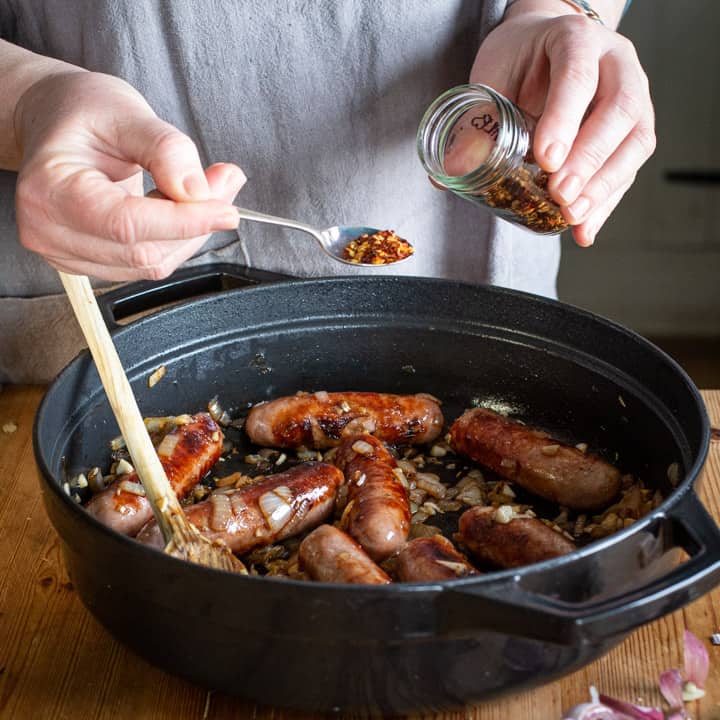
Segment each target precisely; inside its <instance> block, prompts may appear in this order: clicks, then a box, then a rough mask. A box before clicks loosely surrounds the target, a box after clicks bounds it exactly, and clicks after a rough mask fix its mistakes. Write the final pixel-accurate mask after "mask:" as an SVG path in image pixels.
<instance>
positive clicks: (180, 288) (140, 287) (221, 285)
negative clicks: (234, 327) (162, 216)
mask: <svg viewBox="0 0 720 720" xmlns="http://www.w3.org/2000/svg"><path fill="white" fill-rule="evenodd" d="M290 279H291V277H290V276H289V275H281V274H280V273H272V272H267V271H265V270H256V269H254V268H248V267H245V266H244V265H235V264H233V263H211V264H209V265H198V266H197V267H190V268H183V269H182V270H177V271H176V272H174V273H173V274H172V275H170V277H168V278H166V279H165V280H158V281H156V282H151V281H147V280H143V281H140V282H134V283H130V284H128V285H123V286H122V287H119V288H116V289H115V290H110V291H109V292H106V293H104V294H102V295H100V296H98V299H97V300H98V305H99V306H100V312H101V313H102V316H103V319H104V320H105V323H106V324H107V326H108V328H109V329H110V330H115V329H116V328H118V327H120V325H119V323H118V322H117V321H118V320H121V319H122V318H124V317H128V316H130V315H135V314H136V313H140V312H145V311H147V310H152V309H153V308H157V307H161V306H162V305H167V304H168V303H172V302H177V301H178V300H187V299H189V298H193V297H197V296H198V295H206V294H209V293H216V292H220V291H222V290H230V289H234V288H238V287H246V286H252V285H259V284H261V283H267V282H277V281H279V280H290Z"/></svg>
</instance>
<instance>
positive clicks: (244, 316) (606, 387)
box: [39, 278, 702, 490]
mask: <svg viewBox="0 0 720 720" xmlns="http://www.w3.org/2000/svg"><path fill="white" fill-rule="evenodd" d="M115 339H116V344H117V346H118V349H119V352H120V354H121V357H122V359H123V362H124V364H125V365H126V368H127V369H128V375H129V377H130V379H131V382H132V384H133V388H134V390H135V392H136V394H137V397H138V402H139V405H140V408H141V411H142V412H143V414H144V415H146V416H147V415H170V414H178V413H184V412H196V411H198V410H201V409H204V408H205V407H206V405H207V402H208V400H209V399H210V398H212V397H214V396H218V398H219V400H220V403H221V404H222V405H223V406H224V407H225V408H228V409H231V410H233V411H235V412H238V411H242V410H243V409H245V408H247V407H248V406H249V405H250V404H252V403H256V402H259V401H261V400H267V399H270V398H273V397H277V396H280V395H286V394H292V393H295V392H297V391H298V390H305V391H316V390H327V391H341V390H366V391H380V392H396V393H416V392H427V393H431V394H432V395H435V396H436V397H438V398H439V399H440V400H441V401H442V403H443V411H444V414H445V418H446V421H447V422H448V424H449V422H451V421H452V420H454V419H455V418H456V417H457V416H458V415H459V414H460V413H461V412H462V411H463V410H464V409H466V408H468V407H470V406H471V405H474V404H481V405H485V406H488V407H492V408H495V409H499V410H501V411H503V412H509V413H510V414H511V415H512V416H513V417H516V418H518V419H521V420H523V421H525V422H527V423H528V424H532V425H536V426H538V427H540V428H542V429H544V430H547V431H549V432H551V433H552V434H553V435H555V436H556V437H557V438H558V439H560V440H566V441H569V442H572V443H578V442H584V443H587V444H588V445H589V447H590V448H591V449H593V450H595V451H596V452H599V453H600V454H602V455H604V456H605V457H606V458H607V459H609V460H611V461H612V462H614V463H616V464H617V465H619V467H621V469H622V470H623V471H625V472H632V473H635V474H638V475H640V477H642V478H643V479H645V480H646V481H647V482H649V483H650V484H652V485H657V486H661V487H662V488H663V489H664V490H668V487H667V468H668V466H669V465H670V464H671V463H679V465H680V469H681V473H682V471H687V470H688V468H690V467H691V466H692V464H693V462H694V461H695V459H696V456H697V454H698V452H699V448H700V446H701V444H702V437H701V436H702V433H701V423H700V421H699V418H698V408H697V398H696V395H697V392H696V391H695V390H694V388H693V387H692V384H691V383H690V381H689V380H688V379H687V377H686V376H685V375H684V373H683V372H682V371H681V370H680V369H679V368H678V367H677V366H676V365H674V363H673V362H672V361H671V360H669V358H667V357H666V356H664V355H663V354H662V353H661V352H660V351H658V350H657V349H656V348H654V347H653V346H651V345H650V344H648V343H646V342H645V341H643V340H642V339H641V338H639V337H638V336H636V335H634V334H633V333H630V332H628V331H627V330H624V329H623V328H619V327H618V326H616V325H613V324H611V323H608V322H607V321H604V320H602V319H600V318H596V317H594V316H591V315H588V314H587V313H584V312H582V311H579V310H576V309H574V308H570V307H569V306H566V305H562V304H560V303H556V302H552V301H547V300H543V299H540V298H535V297H533V296H528V295H523V294H521V293H513V292H511V291H503V290H500V289H498V288H488V287H484V286H480V287H473V286H467V285H461V284H457V285H454V284H450V283H446V282H442V281H432V280H424V281H423V280H421V279H412V278H382V279H375V280H374V281H373V282H370V281H369V280H368V279H349V278H346V279H333V280H325V281H322V280H321V281H305V282H293V283H281V284H277V285H266V286H261V287H257V288H253V289H247V290H236V291H231V292H228V293H224V294H222V295H220V296H216V297H211V298H204V299H202V300H199V301H195V302H193V303H189V304H186V305H182V306H178V307H175V308H172V309H170V310H167V311H164V312H161V313H158V314H157V315H154V316H151V317H148V318H145V319H144V320H142V321H140V322H138V323H135V324H134V325H132V326H129V327H126V328H124V329H123V330H121V331H119V332H118V333H116V335H115ZM161 365H164V366H165V367H166V369H167V372H166V375H165V377H164V378H163V380H162V381H160V382H159V383H158V384H156V385H155V386H154V387H153V388H149V387H148V384H147V378H148V376H149V375H150V374H151V373H152V372H153V370H155V369H156V368H157V367H159V366H161ZM43 411H44V415H43V417H42V423H50V424H51V425H52V426H54V428H58V427H61V428H62V430H61V432H60V433H56V434H55V436H54V437H53V438H52V439H50V438H44V439H45V442H44V443H43V444H42V447H41V452H42V454H43V457H44V459H45V461H46V462H47V465H48V467H49V468H50V470H51V472H52V473H53V475H54V476H55V477H56V478H60V477H63V475H64V474H66V473H67V474H72V473H74V472H78V471H82V470H85V469H87V468H88V467H91V466H94V465H100V466H101V467H102V466H103V464H104V463H107V462H108V460H109V451H108V443H109V440H110V439H111V438H112V437H114V436H115V435H117V433H118V429H117V426H116V424H115V421H114V419H113V418H112V413H111V411H110V408H109V406H108V404H107V402H106V400H105V397H104V393H103V392H102V389H101V387H100V386H99V380H98V378H97V375H96V373H95V370H94V368H93V367H92V365H91V363H90V362H89V361H88V358H87V357H86V356H80V357H79V358H78V359H76V360H75V361H74V363H72V364H71V365H70V366H69V368H67V369H66V370H65V371H64V373H63V374H62V375H61V376H60V378H59V379H58V381H57V382H56V384H55V385H54V386H53V388H52V389H51V391H50V393H49V394H48V398H47V399H46V401H45V403H44V408H43ZM39 431H40V435H41V436H43V424H41V425H40V427H39ZM48 440H51V442H47V441H48Z"/></svg>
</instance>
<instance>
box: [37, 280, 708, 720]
mask: <svg viewBox="0 0 720 720" xmlns="http://www.w3.org/2000/svg"><path fill="white" fill-rule="evenodd" d="M268 280H271V281H272V280H277V278H276V277H273V276H271V275H269V274H267V273H259V272H254V271H247V270H243V269H241V268H237V267H234V266H222V267H214V268H204V269H201V270H192V271H183V272H181V273H179V274H178V275H177V276H175V277H174V278H172V279H171V280H169V281H167V282H165V283H161V284H160V285H155V286H153V285H150V284H140V285H139V286H135V287H134V288H132V289H131V290H130V291H127V290H126V291H125V293H126V296H125V297H124V298H122V297H119V296H118V295H117V294H112V295H109V296H106V297H105V298H104V303H105V313H106V318H107V319H108V321H109V322H110V324H111V325H113V327H114V328H115V332H114V338H115V342H116V345H117V347H118V350H119V353H120V356H121V358H122V359H123V362H124V365H125V367H126V368H127V372H128V375H129V377H130V380H131V382H132V385H133V388H134V390H135V392H136V394H137V397H138V401H139V405H140V407H141V409H142V411H143V413H144V414H146V415H163V414H175V413H182V412H193V411H197V410H200V409H203V408H204V407H205V406H206V404H207V401H208V400H209V399H210V398H211V397H213V396H214V395H219V397H220V400H221V402H222V403H224V404H225V405H235V406H237V405H241V404H243V403H246V402H257V401H260V400H263V399H267V398H271V397H275V396H278V395H283V394H290V393H294V392H296V391H297V390H301V389H303V390H319V389H323V390H329V391H333V390H349V389H353V390H375V391H391V392H398V393H405V392H408V393H414V392H429V393H432V394H433V395H436V396H437V397H439V398H441V399H442V400H443V408H444V412H445V416H446V418H447V419H449V420H452V419H454V418H455V417H456V416H458V415H459V414H460V412H461V411H462V410H463V409H465V408H466V407H468V406H469V404H470V402H471V400H472V399H473V398H475V399H480V400H482V401H488V400H490V401H493V402H500V401H501V402H502V403H503V404H505V405H507V406H509V407H510V408H512V410H513V413H514V415H515V416H517V417H520V418H524V419H526V420H528V421H530V422H532V423H534V424H536V425H539V426H541V427H543V428H545V429H547V430H550V431H552V432H554V433H556V434H558V435H560V436H561V438H567V439H568V440H573V441H574V442H578V441H584V442H587V443H589V444H590V446H591V448H593V449H596V450H598V451H600V452H604V453H606V454H608V455H609V456H610V457H611V458H612V457H613V453H617V462H618V463H619V465H620V466H621V467H622V469H623V470H624V471H626V472H633V473H637V474H638V475H639V476H640V477H642V478H643V479H644V480H645V481H646V482H647V483H648V484H650V485H651V486H654V487H659V488H661V489H662V490H663V492H665V493H667V495H668V498H667V500H666V501H665V502H664V503H663V504H662V505H661V506H660V507H659V508H657V510H656V511H654V512H652V513H651V514H650V515H649V516H646V517H644V518H643V519H642V520H641V521H639V522H636V523H635V524H634V525H632V526H630V527H629V528H626V529H625V530H623V531H622V532H618V533H617V534H615V535H612V536H610V537H608V538H605V539H603V540H600V541H596V542H594V543H592V544H590V545H588V546H586V547H584V548H582V549H579V550H577V551H576V552H573V553H572V554H570V555H568V556H565V557H563V558H559V559H557V560H553V561H549V562H544V563H540V564H537V565H534V566H529V567H525V568H522V569H520V570H513V571H505V572H497V573H490V574H486V575H483V576H481V577H477V578H470V579H465V580H458V581H453V582H448V583H445V584H412V585H401V584H397V585H391V586H381V587H360V586H338V585H328V584H320V583H302V582H295V581H289V580H277V579H269V578H257V577H243V576H235V575H230V574H224V573H221V572H217V571H212V570H209V569H206V568H203V567H199V566H194V565H190V564H186V563H183V562H181V561H178V560H175V559H173V558H170V557H167V556H165V555H163V554H161V553H159V552H156V551H155V550H151V549H149V548H146V547H143V546H141V545H139V544H137V543H136V542H135V541H133V540H130V539H128V538H125V537H121V536H120V535H117V534H115V533H114V532H112V531H110V530H108V529H107V528H105V527H104V526H103V525H101V524H99V523H98V522H96V521H95V520H94V519H93V518H91V517H90V516H88V515H87V514H86V513H85V512H84V510H83V509H82V508H81V507H79V506H77V505H76V504H75V503H74V502H73V501H72V500H71V499H70V498H69V497H68V496H67V495H66V494H65V493H64V492H63V490H62V481H63V479H64V477H65V473H73V472H76V471H79V470H83V469H86V468H88V467H91V466H93V465H101V466H102V464H103V463H104V462H107V461H108V442H109V440H110V439H111V438H112V437H113V436H115V435H116V434H117V432H118V430H117V427H116V425H115V422H114V420H113V418H112V414H111V411H110V408H109V405H108V403H107V401H106V399H105V395H104V392H103V390H102V387H101V385H100V381H99V378H98V376H97V373H96V372H95V369H94V367H93V364H92V361H91V359H90V358H89V356H88V354H87V353H83V354H81V355H80V356H79V357H77V358H76V359H75V360H74V361H73V362H72V363H70V365H69V366H68V367H67V368H66V369H65V370H64V371H63V372H62V373H61V375H60V376H59V377H58V378H57V380H56V381H55V382H54V383H53V385H52V386H51V387H50V389H49V391H48V393H47V395H46V397H45V399H44V401H43V403H42V405H41V407H40V409H39V411H38V415H37V419H36V424H35V434H34V442H35V453H36V458H37V462H38V465H39V468H40V470H41V477H42V480H41V482H42V488H43V494H44V498H45V504H46V507H47V511H48V514H49V516H50V519H51V520H52V522H53V524H54V526H55V528H56V529H57V531H58V533H59V535H60V537H61V538H62V541H63V549H64V554H65V560H66V563H67V567H68V570H69V572H70V575H71V577H72V580H73V583H74V584H75V586H76V588H77V590H78V592H79V594H80V597H81V598H82V600H83V602H84V603H85V605H86V606H87V607H88V609H89V610H90V611H91V612H92V613H93V614H94V615H95V616H96V617H97V618H98V619H99V620H100V622H101V623H103V625H105V627H106V628H107V629H108V630H109V631H110V632H111V633H112V634H113V635H115V636H116V637H117V638H119V639H120V640H122V642H124V643H125V644H127V645H128V646H130V647H131V648H133V649H134V650H135V651H136V652H137V653H138V654H140V655H142V656H143V657H145V658H147V659H149V660H150V661H151V662H153V663H155V664H157V665H158V666H160V667H162V668H164V669H165V670H167V671H169V672H171V673H174V674H177V675H180V676H182V677H184V678H187V679H189V680H191V681H193V682H195V683H197V684H199V685H202V686H205V687H208V688H214V689H218V690H222V691H225V692H229V693H234V694H236V695H239V696H242V697H243V698H245V699H247V700H250V701H256V702H261V703H268V704H272V705H277V706H288V707H294V708H304V709H309V710H323V711H328V710H329V711H332V710H338V709H342V710H350V709H362V710H363V711H365V712H383V713H391V712H392V713H399V712H404V711H411V710H416V711H417V710H432V709H439V708H448V707H453V706H460V705H463V704H466V703H474V702H477V701H481V700H484V699H488V698H490V697H493V696H496V695H498V694H500V693H504V692H508V691H509V690H517V689H518V688H521V687H528V686H532V685H538V684H541V683H545V682H548V681H549V680H552V679H553V678H557V677H559V676H560V675H563V674H565V673H568V672H570V671H572V670H575V669H577V668H579V667H580V666H582V665H584V664H586V663H588V662H590V661H592V660H593V659H595V658H597V657H598V656H600V655H602V654H603V653H605V652H607V651H608V650H609V649H610V648H612V647H613V646H614V645H616V644H617V643H619V642H620V641H621V640H622V639H623V637H624V636H625V635H626V634H627V633H628V632H630V631H631V630H633V629H634V628H636V627H638V626H640V625H642V624H643V623H646V622H648V621H651V620H653V619H655V618H658V617H660V616H661V615H663V614H665V613H668V612H670V611H672V610H675V609H676V608H679V607H681V606H682V605H684V604H686V603H688V602H690V601H692V600H694V599H695V598H697V597H699V596H700V595H701V594H703V593H704V592H706V591H708V590H709V589H710V588H712V587H713V586H714V585H715V584H716V583H717V581H718V578H720V532H719V531H718V528H717V526H716V525H715V523H714V522H713V520H712V519H711V518H710V517H709V515H708V513H707V512H706V511H705V509H704V508H703V506H702V505H701V503H700V502H699V500H698V497H697V495H696V490H695V485H696V482H697V480H698V477H699V473H700V470H701V468H702V465H703V462H704V459H705V456H706V453H707V448H708V442H709V424H708V420H707V416H706V413H705V410H704V406H703V403H702V401H701V398H700V396H699V394H698V392H697V390H696V389H695V387H694V386H693V385H692V383H691V382H690V380H689V379H688V377H687V376H686V375H685V373H684V372H683V371H682V370H681V369H680V368H679V367H678V366H677V365H676V364H675V363H674V362H673V361H672V360H671V359H669V358H668V357H667V356H666V355H664V354H663V353H662V352H660V351H659V350H658V349H657V348H655V347H654V346H652V345H651V344H649V343H648V342H646V341H645V340H643V339H642V338H641V337H639V336H638V335H636V334H634V333H632V332H629V331H628V330H625V329H623V328H622V327H619V326H618V325H615V324H613V323H611V322H609V321H607V320H604V319H602V318H599V317H596V316H593V315H590V314H588V313H586V312H584V311H581V310H578V309H575V308H572V307H570V306H567V305H563V304H561V303H558V302H553V301H548V300H545V299H542V298H538V297H534V296H531V295H526V294H522V293H519V292H513V291H508V290H503V289H498V288H492V287H484V286H480V287H478V286H471V285H464V284H459V283H453V282H447V281H441V280H431V279H418V278H391V277H362V278H334V279H321V280H307V281H280V282H270V283H269V284H268V283H267V282H266V281H268ZM232 282H235V283H236V284H238V283H239V284H241V285H250V286H251V287H246V288H244V289H243V288H240V289H234V290H233V289H230V290H226V291H223V292H220V293H219V294H214V295H209V296H205V297H201V298H200V299H195V300H194V301H192V302H190V303H185V304H181V305H177V306H175V307H172V308H170V309H167V310H163V311H161V312H159V313H157V314H155V315H151V316H148V317H145V318H143V319H142V320H139V321H137V322H135V323H133V324H131V325H129V326H126V327H122V328H120V326H118V325H116V324H115V322H114V320H113V319H112V316H113V312H117V311H118V310H120V311H121V312H122V313H124V314H129V313H134V312H136V311H138V310H141V309H143V308H144V307H146V306H148V305H155V304H157V303H160V302H162V303H165V302H168V301H169V300H173V299H177V298H179V297H182V296H183V295H185V294H187V293H188V292H190V293H198V292H206V291H207V290H209V289H217V288H218V287H219V286H220V285H222V284H223V283H224V284H225V285H226V286H227V285H228V284H232ZM128 292H129V295H128V294H127V293H128ZM160 365H165V366H166V368H167V375H166V376H165V378H164V379H163V380H162V381H161V382H160V383H158V384H157V385H155V386H154V387H153V388H152V389H150V388H148V385H147V382H146V381H147V377H148V375H149V374H150V373H151V372H152V371H153V370H154V369H156V368H157V367H158V366H160ZM673 463H678V465H679V469H680V472H679V477H680V482H679V484H678V485H677V487H675V488H673V487H671V486H670V484H669V482H668V472H667V471H668V467H669V466H671V465H672V464H673ZM681 550H684V551H686V552H687V554H688V555H689V559H687V560H686V561H685V562H684V563H682V564H679V565H678V564H677V560H678V556H679V555H680V551H681Z"/></svg>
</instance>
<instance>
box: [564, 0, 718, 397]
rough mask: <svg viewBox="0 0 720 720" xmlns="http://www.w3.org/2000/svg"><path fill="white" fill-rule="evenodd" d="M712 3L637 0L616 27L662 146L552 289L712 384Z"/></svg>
mask: <svg viewBox="0 0 720 720" xmlns="http://www.w3.org/2000/svg"><path fill="white" fill-rule="evenodd" d="M718 29H720V2H718V0H682V2H677V1H676V0H634V2H633V4H632V6H631V7H630V10H629V11H628V14H627V15H626V17H625V19H624V20H623V22H622V24H621V26H620V31H621V32H622V33H623V34H624V35H626V36H627V37H629V38H630V39H632V41H633V42H634V43H635V46H636V48H637V50H638V54H639V55H640V59H641V61H642V64H643V66H644V68H645V70H646V72H647V74H648V77H649V78H650V90H651V93H652V97H653V100H654V103H655V111H656V123H657V127H656V132H657V138H658V145H657V150H656V152H655V155H654V156H653V157H652V158H651V159H650V160H649V161H648V162H647V164H646V165H645V166H643V168H642V169H641V171H640V173H639V175H638V178H637V181H636V182H635V184H634V185H633V186H632V188H631V189H630V191H629V192H628V193H627V195H625V198H624V199H623V201H622V203H621V204H620V206H619V207H618V208H617V210H616V211H615V212H614V213H613V215H612V217H611V218H610V219H609V220H608V222H607V224H606V225H605V226H604V227H603V229H602V230H601V231H600V233H599V235H598V238H597V240H596V244H595V246H594V247H593V248H592V249H590V250H589V251H588V250H583V249H581V248H578V247H576V246H575V245H574V243H573V242H572V240H571V239H570V238H565V239H564V242H563V260H562V264H561V268H560V277H559V282H558V292H559V294H560V298H561V299H562V300H564V301H566V302H569V303H572V304H574V305H579V306H581V307H584V308H587V309H589V310H592V311H594V312H597V313H600V314H602V315H604V316H606V317H609V318H612V319H614V320H617V321H618V322H620V323H622V324H623V325H626V326H628V327H630V328H632V329H634V330H636V331H638V332H639V333H641V334H642V335H644V336H645V337H648V338H649V339H651V340H652V341H653V342H655V343H656V344H657V345H659V346H660V347H662V348H663V349H664V350H666V352H668V353H669V354H670V355H672V356H673V357H674V358H675V359H676V360H677V361H678V362H679V363H680V364H681V365H682V366H683V367H684V368H685V369H686V370H687V372H688V373H689V374H690V376H691V377H692V378H693V380H694V381H695V383H696V384H697V385H698V386H699V387H705V388H709V387H720V80H719V79H718V78H719V76H720V42H719V41H718V37H717V33H718Z"/></svg>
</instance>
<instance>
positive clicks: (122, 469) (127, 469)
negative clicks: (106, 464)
mask: <svg viewBox="0 0 720 720" xmlns="http://www.w3.org/2000/svg"><path fill="white" fill-rule="evenodd" d="M134 470H135V468H133V466H132V465H131V464H130V463H129V462H128V461H127V460H125V458H122V459H121V460H118V464H117V467H116V468H115V473H116V474H117V475H128V474H129V473H131V472H134Z"/></svg>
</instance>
